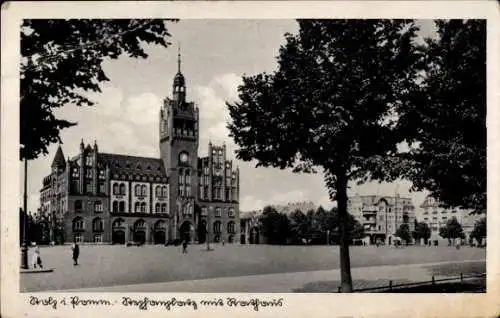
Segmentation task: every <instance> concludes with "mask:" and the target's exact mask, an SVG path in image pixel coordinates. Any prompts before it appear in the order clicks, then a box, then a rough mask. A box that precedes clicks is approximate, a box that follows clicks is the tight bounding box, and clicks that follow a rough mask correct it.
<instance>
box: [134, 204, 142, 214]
mask: <svg viewBox="0 0 500 318" xmlns="http://www.w3.org/2000/svg"><path fill="white" fill-rule="evenodd" d="M140 207H141V204H140V203H139V202H136V203H135V204H134V212H140Z"/></svg>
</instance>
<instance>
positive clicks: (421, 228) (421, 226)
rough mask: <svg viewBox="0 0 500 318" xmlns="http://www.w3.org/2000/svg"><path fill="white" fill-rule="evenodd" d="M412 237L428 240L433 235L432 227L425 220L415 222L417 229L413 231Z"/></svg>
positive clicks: (417, 239)
mask: <svg viewBox="0 0 500 318" xmlns="http://www.w3.org/2000/svg"><path fill="white" fill-rule="evenodd" d="M412 237H413V239H415V240H416V241H419V240H421V239H424V240H425V241H427V240H428V239H430V237H431V229H430V228H429V226H428V225H427V223H425V222H418V223H415V230H413V232H412Z"/></svg>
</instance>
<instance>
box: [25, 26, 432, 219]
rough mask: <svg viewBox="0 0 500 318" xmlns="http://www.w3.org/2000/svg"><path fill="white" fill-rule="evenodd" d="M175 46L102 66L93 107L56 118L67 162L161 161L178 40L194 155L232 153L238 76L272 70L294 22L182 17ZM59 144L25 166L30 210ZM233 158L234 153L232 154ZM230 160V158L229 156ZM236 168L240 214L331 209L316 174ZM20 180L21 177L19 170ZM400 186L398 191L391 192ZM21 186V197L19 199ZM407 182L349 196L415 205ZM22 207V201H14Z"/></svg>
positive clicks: (354, 189) (356, 189) (372, 186)
mask: <svg viewBox="0 0 500 318" xmlns="http://www.w3.org/2000/svg"><path fill="white" fill-rule="evenodd" d="M421 24H422V32H421V33H422V34H423V35H425V36H429V35H432V33H433V23H432V21H431V20H426V21H422V22H421ZM169 30H170V33H171V34H172V38H171V39H170V41H171V42H172V43H173V44H174V46H171V47H169V48H168V49H165V48H163V47H159V46H158V47H150V48H148V49H147V52H148V54H149V58H148V59H145V60H144V59H130V58H127V57H125V56H122V57H120V58H119V59H118V60H113V61H110V62H107V63H106V64H105V66H104V70H105V72H106V74H107V76H108V78H109V79H110V81H109V82H107V83H105V84H104V86H103V92H102V93H101V94H95V95H92V96H93V100H94V101H95V102H96V106H94V107H91V108H89V107H86V108H79V107H76V106H71V105H68V106H65V107H63V108H62V109H61V110H60V111H58V112H57V115H58V116H59V117H60V118H65V119H68V120H71V121H76V122H78V125H77V126H75V127H71V128H69V129H64V130H63V131H62V133H61V137H62V140H63V145H62V147H63V151H64V155H65V157H66V158H67V157H68V156H71V157H72V156H74V155H76V154H77V153H78V151H79V143H80V140H81V139H82V138H83V139H84V142H85V144H88V143H93V142H94V140H97V144H98V146H99V151H102V152H107V153H119V154H127V155H137V156H151V157H158V158H159V145H158V112H159V109H160V105H161V101H162V99H163V98H164V97H165V96H171V93H172V92H171V87H172V81H173V77H174V75H175V72H176V68H177V62H176V58H177V43H180V44H181V52H182V72H183V74H184V76H185V78H186V85H187V99H188V100H190V101H194V102H195V103H197V104H198V106H199V107H200V147H199V151H198V154H199V156H205V155H206V152H207V147H208V141H209V140H210V139H211V140H212V142H214V143H218V144H221V143H222V142H226V145H227V146H228V147H229V150H230V152H232V151H233V150H234V149H235V148H236V147H235V145H234V143H233V141H232V140H231V139H230V138H229V137H228V131H227V129H226V127H225V126H226V122H227V118H228V112H227V110H226V106H225V101H226V100H231V99H234V98H236V96H237V91H236V88H237V86H238V85H239V84H240V81H241V76H242V75H243V74H247V75H251V74H256V73H260V72H263V71H267V72H270V71H273V70H274V69H275V68H276V59H275V57H276V56H277V55H278V49H279V47H280V45H281V44H282V43H283V39H284V37H283V35H284V33H286V32H291V33H295V32H296V31H297V30H298V25H297V23H296V22H295V20H182V21H179V22H178V23H176V24H169ZM56 149H57V145H55V144H54V145H52V146H51V147H50V148H49V151H50V153H49V155H47V156H42V157H40V158H38V159H37V160H34V161H31V162H29V167H28V176H29V180H28V209H29V210H30V211H32V212H35V211H36V209H37V208H38V207H39V190H40V188H41V183H42V178H43V177H44V176H46V175H48V174H49V173H50V164H51V162H52V159H53V156H54V154H55V151H56ZM230 156H231V157H232V159H234V160H235V158H234V157H235V156H234V154H232V153H231V154H230ZM230 159H231V158H230ZM237 164H238V165H239V167H240V179H241V181H240V186H241V191H240V210H241V211H248V210H253V209H260V208H262V207H264V206H265V205H267V204H283V203H287V202H292V201H313V202H314V203H316V204H321V205H323V206H325V207H330V206H332V203H331V202H330V200H329V198H328V193H327V191H326V188H325V185H324V182H323V177H322V175H321V174H316V175H307V174H294V173H292V172H291V170H279V169H274V168H255V164H254V163H249V162H241V161H240V162H237ZM20 174H21V180H23V179H22V178H24V174H23V168H22V165H21V167H20ZM398 185H399V187H397V186H398ZM22 186H23V182H21V198H22V193H23V192H22V191H23V189H22ZM409 187H410V183H409V182H403V181H402V182H398V183H393V184H385V183H384V184H378V183H367V184H364V185H361V186H357V185H355V184H354V183H353V184H352V185H351V189H350V190H349V192H350V194H351V195H352V194H355V193H358V194H380V195H394V193H395V191H396V188H398V189H399V193H400V194H401V196H410V197H412V198H413V203H414V204H415V206H416V207H417V210H418V206H419V205H420V204H421V203H422V202H423V200H424V198H425V195H426V194H425V193H421V192H419V193H409ZM20 205H22V203H20Z"/></svg>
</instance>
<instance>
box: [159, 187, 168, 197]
mask: <svg viewBox="0 0 500 318" xmlns="http://www.w3.org/2000/svg"><path fill="white" fill-rule="evenodd" d="M161 190H162V194H161V196H162V197H164V198H166V197H167V196H168V194H167V187H166V186H163V187H162V188H161Z"/></svg>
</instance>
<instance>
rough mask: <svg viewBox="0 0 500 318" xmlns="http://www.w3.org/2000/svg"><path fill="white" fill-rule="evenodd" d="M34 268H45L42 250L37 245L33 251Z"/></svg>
mask: <svg viewBox="0 0 500 318" xmlns="http://www.w3.org/2000/svg"><path fill="white" fill-rule="evenodd" d="M32 261H33V268H36V267H37V266H40V268H43V265H42V258H41V257H40V248H39V247H38V245H36V243H35V248H34V249H33V260H32Z"/></svg>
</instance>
